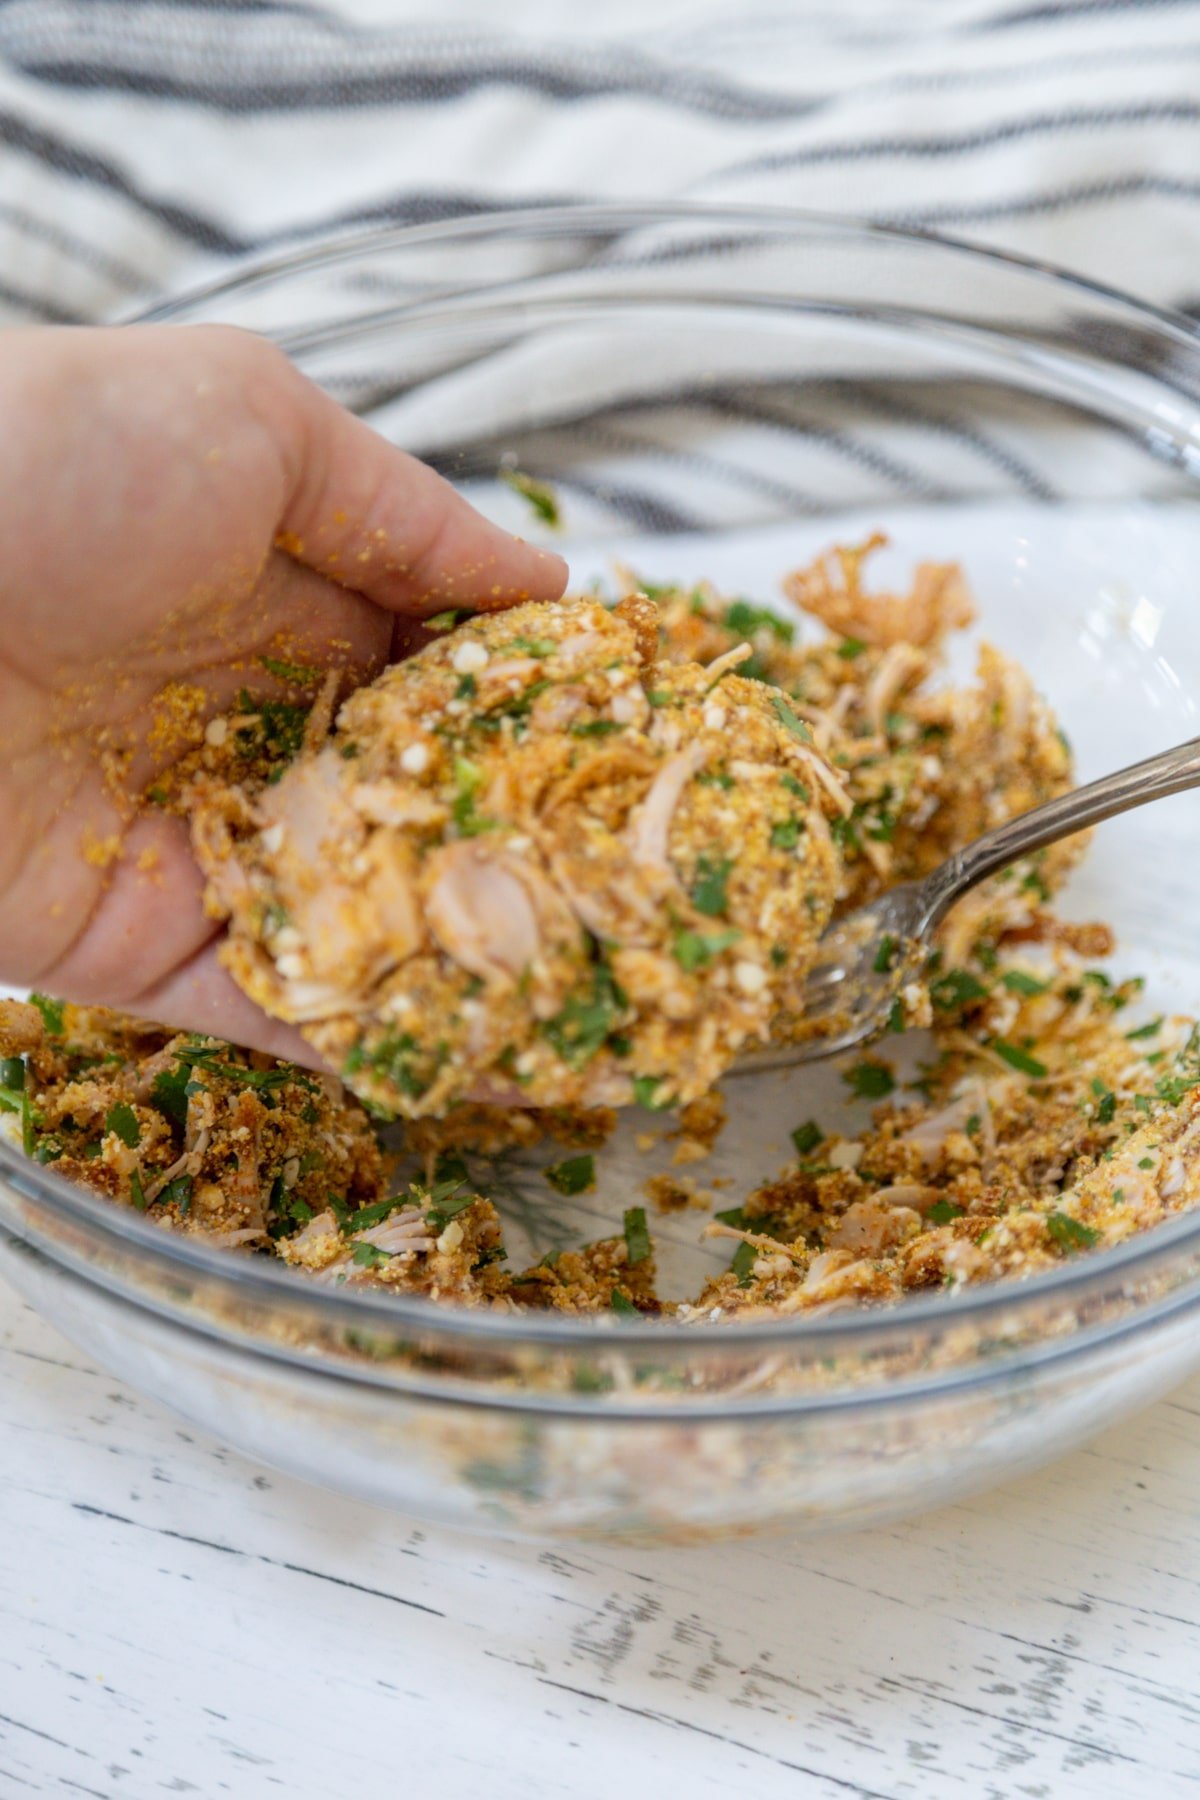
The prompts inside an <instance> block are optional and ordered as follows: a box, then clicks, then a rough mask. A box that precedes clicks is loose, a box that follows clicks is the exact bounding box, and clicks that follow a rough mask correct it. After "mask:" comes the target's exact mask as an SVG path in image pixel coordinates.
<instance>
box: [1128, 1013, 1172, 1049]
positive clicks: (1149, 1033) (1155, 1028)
mask: <svg viewBox="0 0 1200 1800" xmlns="http://www.w3.org/2000/svg"><path fill="white" fill-rule="evenodd" d="M1162 1024H1163V1021H1162V1014H1161V1013H1160V1014H1159V1016H1158V1018H1157V1019H1149V1020H1147V1022H1146V1024H1145V1025H1139V1026H1138V1028H1137V1030H1136V1031H1127V1032H1126V1033H1125V1039H1126V1042H1127V1043H1130V1044H1134V1043H1136V1042H1137V1040H1138V1039H1139V1038H1149V1037H1156V1036H1157V1034H1158V1033H1159V1032H1160V1031H1161V1030H1162Z"/></svg>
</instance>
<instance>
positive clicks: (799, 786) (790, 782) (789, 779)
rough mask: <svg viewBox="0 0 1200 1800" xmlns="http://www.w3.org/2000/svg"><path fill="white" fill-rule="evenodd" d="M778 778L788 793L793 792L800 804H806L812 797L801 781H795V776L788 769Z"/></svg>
mask: <svg viewBox="0 0 1200 1800" xmlns="http://www.w3.org/2000/svg"><path fill="white" fill-rule="evenodd" d="M779 779H780V780H781V781H782V783H783V785H784V787H785V788H786V789H787V791H788V793H789V794H795V796H796V798H797V800H799V802H800V804H801V806H807V805H808V803H809V801H810V800H811V799H812V794H811V793H810V791H809V789H808V788H806V787H805V785H804V783H803V782H802V781H797V780H796V777H795V776H794V775H793V774H792V773H791V772H790V771H788V772H787V773H785V774H783V775H781V776H780V777H779Z"/></svg>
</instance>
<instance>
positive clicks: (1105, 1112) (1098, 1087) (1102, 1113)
mask: <svg viewBox="0 0 1200 1800" xmlns="http://www.w3.org/2000/svg"><path fill="white" fill-rule="evenodd" d="M1092 1092H1093V1094H1095V1096H1096V1098H1097V1100H1098V1101H1099V1105H1098V1106H1097V1107H1096V1121H1097V1123H1098V1124H1100V1125H1108V1124H1109V1123H1111V1120H1112V1116H1113V1114H1114V1113H1115V1112H1116V1110H1117V1096H1116V1095H1115V1094H1114V1093H1113V1091H1112V1089H1111V1088H1108V1087H1105V1085H1104V1083H1103V1082H1102V1081H1101V1080H1100V1078H1099V1076H1093V1077H1092Z"/></svg>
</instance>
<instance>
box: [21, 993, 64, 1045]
mask: <svg viewBox="0 0 1200 1800" xmlns="http://www.w3.org/2000/svg"><path fill="white" fill-rule="evenodd" d="M29 1003H30V1005H31V1006H36V1007H37V1009H38V1011H39V1012H40V1013H41V1015H42V1024H43V1025H44V1026H45V1027H46V1031H47V1033H48V1034H49V1036H50V1037H61V1036H62V1034H63V1009H64V1007H65V1004H66V1002H65V1001H62V1000H52V999H51V998H50V996H49V994H30V996H29Z"/></svg>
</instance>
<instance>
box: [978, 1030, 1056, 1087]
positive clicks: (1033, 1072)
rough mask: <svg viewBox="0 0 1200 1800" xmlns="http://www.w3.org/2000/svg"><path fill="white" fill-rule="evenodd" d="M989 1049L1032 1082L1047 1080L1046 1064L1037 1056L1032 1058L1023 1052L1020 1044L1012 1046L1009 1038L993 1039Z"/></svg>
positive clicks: (989, 1043) (1026, 1052)
mask: <svg viewBox="0 0 1200 1800" xmlns="http://www.w3.org/2000/svg"><path fill="white" fill-rule="evenodd" d="M988 1047H989V1049H992V1050H994V1051H995V1052H996V1055H997V1056H999V1057H1000V1058H1001V1059H1002V1060H1003V1061H1004V1062H1006V1063H1007V1064H1008V1066H1009V1068H1010V1069H1015V1070H1016V1071H1017V1073H1018V1074H1019V1075H1028V1076H1029V1078H1030V1079H1031V1080H1032V1081H1042V1080H1044V1079H1045V1075H1046V1065H1045V1063H1042V1062H1039V1061H1038V1059H1037V1057H1036V1056H1030V1054H1029V1052H1028V1050H1022V1049H1021V1047H1020V1045H1019V1044H1010V1043H1009V1041H1008V1039H1007V1038H991V1039H989V1041H988Z"/></svg>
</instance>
